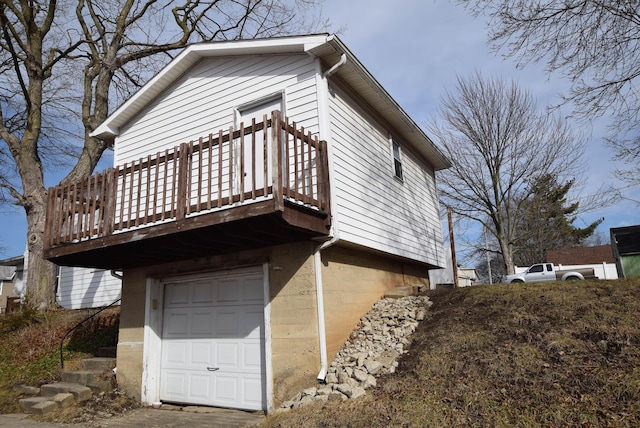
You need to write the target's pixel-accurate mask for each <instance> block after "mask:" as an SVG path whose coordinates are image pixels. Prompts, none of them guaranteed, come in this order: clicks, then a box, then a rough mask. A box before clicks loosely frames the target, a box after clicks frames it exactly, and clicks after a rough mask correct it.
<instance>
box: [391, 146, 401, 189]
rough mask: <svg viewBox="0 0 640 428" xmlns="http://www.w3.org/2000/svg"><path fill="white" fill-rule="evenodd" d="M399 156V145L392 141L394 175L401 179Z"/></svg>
mask: <svg viewBox="0 0 640 428" xmlns="http://www.w3.org/2000/svg"><path fill="white" fill-rule="evenodd" d="M400 156H401V155H400V145H399V144H398V143H396V142H395V141H393V170H394V173H395V175H396V177H398V178H399V179H400V180H402V159H401V157H400Z"/></svg>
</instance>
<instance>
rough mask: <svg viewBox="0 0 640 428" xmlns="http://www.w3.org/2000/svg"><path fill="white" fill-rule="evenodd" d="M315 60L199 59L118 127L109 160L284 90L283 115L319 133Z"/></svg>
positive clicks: (184, 138) (207, 127)
mask: <svg viewBox="0 0 640 428" xmlns="http://www.w3.org/2000/svg"><path fill="white" fill-rule="evenodd" d="M314 73H315V63H314V60H313V59H312V58H310V57H309V56H308V55H276V56H259V55H255V56H248V57H228V58H216V59H215V60H206V59H205V60H203V61H201V62H200V63H198V64H197V65H196V66H195V67H193V69H192V70H191V71H190V72H189V73H188V74H187V75H185V76H184V77H183V78H182V79H180V80H178V81H177V82H176V83H175V84H174V85H173V86H171V87H170V88H168V89H167V91H165V92H164V94H163V95H161V96H160V97H158V98H157V99H156V100H155V102H153V103H152V104H151V105H149V106H148V107H147V108H146V109H144V110H142V111H141V112H140V114H139V115H138V116H137V117H136V118H135V119H133V120H132V121H131V123H129V125H128V126H125V127H123V129H121V133H120V135H119V136H118V137H117V139H116V144H115V155H114V163H115V164H116V165H122V164H123V163H124V162H132V161H136V160H138V159H140V158H142V157H145V158H146V156H148V155H149V154H151V155H152V156H153V155H155V153H157V152H159V151H164V150H165V149H167V148H168V149H172V148H173V147H175V146H177V145H179V144H180V143H183V142H189V141H190V140H194V141H197V139H198V138H199V137H206V136H208V135H209V134H210V133H214V134H215V135H217V133H218V131H219V130H223V131H224V132H227V131H228V130H229V128H230V127H231V126H233V125H234V114H233V112H234V108H236V107H237V106H241V105H243V104H247V103H250V102H252V101H255V100H258V99H260V98H264V97H267V96H269V95H273V94H275V93H278V92H281V93H283V101H284V106H285V109H286V112H285V114H286V115H288V116H290V117H292V118H295V120H296V121H297V122H298V123H300V125H301V126H304V127H305V129H306V130H309V131H311V132H312V133H317V132H318V108H317V97H316V86H315V85H316V79H315V74H314Z"/></svg>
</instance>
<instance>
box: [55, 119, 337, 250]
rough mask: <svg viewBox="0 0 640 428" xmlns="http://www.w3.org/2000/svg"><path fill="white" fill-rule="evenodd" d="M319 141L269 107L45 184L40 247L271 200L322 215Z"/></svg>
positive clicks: (323, 168)
mask: <svg viewBox="0 0 640 428" xmlns="http://www.w3.org/2000/svg"><path fill="white" fill-rule="evenodd" d="M326 147H327V146H326V142H325V141H318V139H317V137H313V136H312V135H311V133H306V134H305V131H304V128H300V129H297V126H296V123H295V122H293V123H290V122H289V120H288V119H287V118H285V119H282V118H281V116H280V112H278V111H274V112H272V114H271V118H269V117H268V116H267V115H265V116H264V117H263V120H262V121H258V122H256V120H255V119H253V120H252V123H251V125H249V126H246V127H245V126H244V124H241V126H240V129H239V130H233V128H232V129H229V131H227V132H226V133H225V132H223V131H219V132H218V133H217V134H210V135H208V136H207V137H203V138H200V139H199V140H198V141H197V142H194V141H191V142H189V143H183V144H181V145H180V146H177V147H175V148H174V149H173V150H165V151H164V152H161V153H157V154H156V155H155V156H148V157H147V158H143V159H140V160H138V161H137V162H134V163H131V164H128V163H125V164H124V165H120V166H117V167H115V168H110V169H108V170H106V171H104V172H102V173H99V174H95V175H93V176H91V177H89V178H87V179H85V180H82V181H79V182H75V183H66V184H60V185H58V186H56V187H52V188H50V189H49V193H48V206H47V227H46V236H45V245H47V247H49V248H51V247H54V246H56V245H61V244H66V243H71V242H80V241H86V240H90V239H95V238H102V237H106V236H110V235H113V234H116V233H122V232H124V231H127V230H131V229H133V228H139V227H148V226H152V225H154V224H158V223H160V222H168V221H177V220H184V219H187V218H189V217H192V216H196V215H201V214H204V213H208V212H214V211H216V210H222V209H229V208H233V207H235V206H240V205H245V204H249V203H253V202H258V201H266V200H273V203H274V210H275V211H282V210H283V209H284V204H285V201H288V202H290V203H294V204H297V205H300V206H303V207H306V208H307V209H310V210H315V211H319V212H322V213H328V211H329V174H328V161H327V148H326Z"/></svg>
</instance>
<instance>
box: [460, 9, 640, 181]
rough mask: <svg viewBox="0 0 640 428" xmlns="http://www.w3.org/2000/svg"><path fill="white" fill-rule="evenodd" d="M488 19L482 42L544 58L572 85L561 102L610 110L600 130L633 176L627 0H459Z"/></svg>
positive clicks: (637, 160)
mask: <svg viewBox="0 0 640 428" xmlns="http://www.w3.org/2000/svg"><path fill="white" fill-rule="evenodd" d="M460 3H462V4H464V5H466V6H467V7H468V8H470V9H471V10H472V11H473V13H474V14H476V15H480V14H486V15H488V16H489V17H490V19H491V21H490V23H489V25H488V28H490V34H489V38H490V42H491V43H492V45H493V46H494V48H495V49H496V50H501V51H503V52H505V54H506V55H507V56H512V57H515V58H517V59H518V60H519V65H521V66H524V65H526V64H527V63H528V62H531V61H536V62H537V61H544V62H546V68H547V71H549V72H556V71H558V72H561V73H562V74H563V75H564V76H566V77H568V78H569V79H570V80H571V82H572V86H571V89H570V91H569V93H567V94H565V102H566V101H570V102H573V104H574V105H575V108H576V113H577V114H578V115H579V116H581V117H582V118H585V119H589V118H593V117H599V116H602V115H605V114H610V115H611V117H612V119H613V120H612V122H611V125H610V127H609V130H610V134H609V137H608V138H607V140H608V142H609V144H610V145H611V147H612V148H613V149H614V150H615V152H616V155H617V159H620V160H622V161H623V162H624V163H626V166H627V167H626V168H622V169H621V170H619V171H618V173H619V176H620V177H621V178H622V179H624V180H626V181H628V182H629V183H630V184H633V185H638V184H640V137H639V136H638V133H637V130H638V128H640V116H639V113H640V89H639V82H640V79H639V77H640V9H639V8H638V3H637V2H635V1H610V0H542V1H538V2H535V4H532V3H531V2H530V1H527V0H460Z"/></svg>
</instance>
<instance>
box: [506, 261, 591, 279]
mask: <svg viewBox="0 0 640 428" xmlns="http://www.w3.org/2000/svg"><path fill="white" fill-rule="evenodd" d="M597 278H598V277H597V276H596V274H595V271H594V269H591V268H583V269H564V270H560V269H558V267H557V266H554V265H553V264H551V263H538V264H536V265H533V266H531V267H529V269H527V270H525V271H524V272H522V273H514V274H513V275H507V283H512V282H539V281H571V280H579V279H597Z"/></svg>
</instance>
